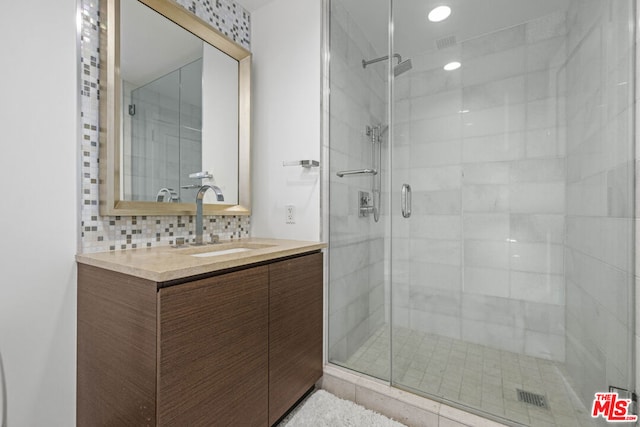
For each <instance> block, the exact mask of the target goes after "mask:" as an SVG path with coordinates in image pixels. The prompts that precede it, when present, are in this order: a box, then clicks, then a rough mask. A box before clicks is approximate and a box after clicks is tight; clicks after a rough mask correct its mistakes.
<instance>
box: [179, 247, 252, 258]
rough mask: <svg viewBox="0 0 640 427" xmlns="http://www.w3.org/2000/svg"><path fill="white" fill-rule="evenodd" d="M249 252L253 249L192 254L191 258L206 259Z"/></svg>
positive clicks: (233, 249) (232, 249)
mask: <svg viewBox="0 0 640 427" xmlns="http://www.w3.org/2000/svg"><path fill="white" fill-rule="evenodd" d="M251 250H253V248H231V249H223V250H220V251H211V252H204V253H201V254H193V255H191V256H194V257H198V258H207V257H212V256H218V255H229V254H236V253H238V252H247V251H251Z"/></svg>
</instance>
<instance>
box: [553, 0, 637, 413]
mask: <svg viewBox="0 0 640 427" xmlns="http://www.w3.org/2000/svg"><path fill="white" fill-rule="evenodd" d="M631 3H632V2H631V1H615V2H613V1H611V2H602V1H595V0H590V1H574V2H572V4H571V8H570V10H569V14H568V22H569V24H570V25H569V27H570V28H571V31H570V32H569V34H568V52H569V56H568V62H567V67H566V70H567V82H568V86H567V123H568V129H567V237H566V249H565V259H566V286H567V289H566V301H567V306H566V310H567V325H566V339H567V351H566V355H567V357H566V364H567V369H568V371H569V372H570V374H571V376H572V378H573V380H574V381H575V383H576V385H577V386H578V387H577V392H578V394H579V395H580V397H581V398H582V399H583V401H584V402H585V403H590V402H591V401H592V400H593V393H594V392H595V391H601V390H607V387H608V386H609V385H614V386H619V387H623V388H626V387H627V386H629V385H630V384H631V383H632V382H631V375H630V374H631V371H630V366H631V365H632V363H633V361H632V360H630V359H629V357H630V350H631V349H630V345H631V338H632V335H631V331H632V330H633V329H632V327H633V324H632V323H631V322H632V321H631V319H632V317H631V316H632V312H631V311H630V304H629V302H630V300H631V297H632V295H633V294H632V293H631V286H632V284H633V262H634V261H633V258H632V256H633V253H634V251H633V246H632V245H633V217H634V212H635V208H634V206H633V180H634V175H633V163H634V158H633V154H634V152H633V147H632V145H633V142H632V141H633V139H632V138H633V133H632V132H633V120H634V116H633V111H634V110H633V105H632V104H633V101H634V93H633V84H632V83H633V82H632V78H633V63H632V61H633V50H632V46H633V44H632V41H633V40H632V36H631V34H630V32H629V28H631V25H630V24H632V22H631V20H632V19H633V8H632V5H631Z"/></svg>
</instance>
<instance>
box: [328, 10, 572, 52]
mask: <svg viewBox="0 0 640 427" xmlns="http://www.w3.org/2000/svg"><path fill="white" fill-rule="evenodd" d="M334 1H340V3H341V4H343V5H344V6H345V7H346V9H347V11H348V12H349V14H350V15H351V17H352V18H353V19H354V20H355V22H357V23H358V25H359V26H360V28H361V30H362V31H363V32H364V33H365V36H366V37H367V39H368V40H369V41H370V42H372V44H373V46H374V47H375V48H376V50H378V51H381V52H384V51H386V46H387V37H388V36H387V27H388V23H387V22H388V15H389V0H334ZM569 2H570V0H395V1H393V5H394V6H393V12H392V13H393V17H394V45H395V46H396V50H397V51H398V52H399V53H401V54H402V55H403V56H406V55H415V54H416V53H419V52H425V51H430V50H435V49H436V47H435V40H437V39H440V38H443V37H447V36H450V35H455V36H456V39H457V41H458V42H460V41H463V40H468V39H470V38H474V37H478V36H480V35H483V34H487V33H491V32H494V31H496V30H499V29H503V28H508V27H511V26H514V25H517V24H521V23H523V22H527V21H530V20H532V19H535V18H539V17H541V16H544V15H547V14H549V13H552V12H554V11H557V10H566V9H567V7H568V5H569ZM440 5H447V6H450V7H451V9H452V13H451V16H450V17H449V18H448V19H447V20H445V21H443V22H439V23H432V22H429V21H428V20H427V14H428V13H429V11H430V10H431V9H433V8H434V7H436V6H440Z"/></svg>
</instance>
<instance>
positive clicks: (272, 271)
mask: <svg viewBox="0 0 640 427" xmlns="http://www.w3.org/2000/svg"><path fill="white" fill-rule="evenodd" d="M322 274H323V265H322V253H315V254H311V255H306V256H301V257H298V258H293V259H290V260H286V261H280V262H275V263H273V264H271V265H270V266H269V425H273V424H274V423H275V422H276V421H277V420H278V419H279V418H280V417H282V415H284V414H285V413H286V411H288V410H289V409H290V408H291V407H292V406H293V405H294V404H295V403H296V402H297V401H298V400H299V399H300V398H301V397H302V396H303V395H304V393H305V392H306V391H308V390H309V389H310V388H311V387H313V385H314V384H315V383H316V381H318V380H319V379H320V377H321V376H322V298H323V296H322Z"/></svg>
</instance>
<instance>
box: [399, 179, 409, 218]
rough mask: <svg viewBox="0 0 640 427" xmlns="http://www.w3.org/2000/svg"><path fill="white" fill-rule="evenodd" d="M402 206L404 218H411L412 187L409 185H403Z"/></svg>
mask: <svg viewBox="0 0 640 427" xmlns="http://www.w3.org/2000/svg"><path fill="white" fill-rule="evenodd" d="M400 205H401V208H402V216H403V217H404V218H409V217H410V216H411V186H410V185H409V184H402V192H401V195H400Z"/></svg>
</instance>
